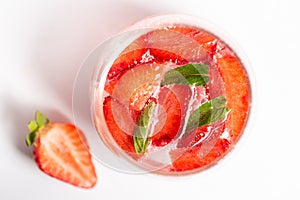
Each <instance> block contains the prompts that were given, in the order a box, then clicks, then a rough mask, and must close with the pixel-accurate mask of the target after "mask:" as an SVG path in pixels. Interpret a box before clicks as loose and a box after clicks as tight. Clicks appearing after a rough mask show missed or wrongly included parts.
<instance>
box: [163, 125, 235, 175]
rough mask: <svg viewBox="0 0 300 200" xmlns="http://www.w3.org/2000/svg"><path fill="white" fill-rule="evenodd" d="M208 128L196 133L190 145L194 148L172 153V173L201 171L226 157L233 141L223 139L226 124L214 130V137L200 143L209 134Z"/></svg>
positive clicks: (198, 130)
mask: <svg viewBox="0 0 300 200" xmlns="http://www.w3.org/2000/svg"><path fill="white" fill-rule="evenodd" d="M207 128H208V127H200V128H198V129H197V130H196V131H195V133H194V138H193V140H192V143H189V144H188V145H192V146H189V147H188V148H187V149H186V148H183V149H181V148H179V149H176V150H173V151H171V152H170V156H171V158H172V160H173V163H172V166H171V167H170V168H169V170H170V171H173V172H182V171H190V170H196V169H200V168H203V167H207V166H208V165H209V164H212V163H213V162H215V161H216V160H218V159H220V158H221V157H222V156H224V154H225V153H226V152H227V150H228V149H229V148H230V146H231V141H230V140H229V139H228V138H226V137H222V134H223V132H224V128H225V126H224V124H223V125H221V126H218V127H217V128H216V129H214V131H213V133H212V135H210V136H209V137H208V138H206V139H205V140H203V141H201V142H199V141H200V140H201V139H203V138H204V136H205V134H207V133H208V132H209V131H208V130H207ZM185 142H187V141H185ZM189 142H191V141H189ZM181 145H182V144H181ZM184 145H186V144H184Z"/></svg>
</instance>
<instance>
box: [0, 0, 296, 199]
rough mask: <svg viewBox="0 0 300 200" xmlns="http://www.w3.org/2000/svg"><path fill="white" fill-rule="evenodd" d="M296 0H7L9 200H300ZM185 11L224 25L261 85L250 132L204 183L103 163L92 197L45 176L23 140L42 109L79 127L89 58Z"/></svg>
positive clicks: (1, 161)
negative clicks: (77, 96) (77, 107)
mask: <svg viewBox="0 0 300 200" xmlns="http://www.w3.org/2000/svg"><path fill="white" fill-rule="evenodd" d="M299 9H300V7H299V3H298V2H297V1H296V0H295V1H291V0H280V1H278V0H260V1H241V0H226V1H223V0H220V1H216V0H205V1H203V0H183V1H179V0H130V1H129V0H128V1H126V0H123V1H122V0H86V1H76V0H69V1H67V0H51V1H50V0H48V1H33V0H27V1H22V0H7V1H3V0H1V1H0V134H1V139H0V199H1V200H6V199H9V200H10V199H13V200H15V199H17V200H23V199H24V200H25V199H26V200H27V199H31V200H35V199H45V200H46V199H51V200H52V199H72V200H76V199H131V200H134V199H139V200H147V199H196V198H197V199H218V200H219V199H275V198H276V199H300V194H299V191H300V181H299V180H300V162H299V161H300V155H299V154H300V140H299V139H300V137H299V135H300V130H299V124H300V122H299V119H300V117H299V113H300V110H299V99H300V94H299V93H300V91H299V86H300V78H299V77H300V75H299V72H300V71H299V67H300V65H299V59H300V51H299V46H300V39H299V36H300V22H299V18H300V15H299V13H300V12H299ZM165 13H184V14H192V15H195V16H199V17H203V18H205V19H208V20H210V21H211V22H213V23H215V24H216V25H218V26H219V27H220V28H222V29H223V30H225V31H226V32H227V33H229V35H230V36H231V37H232V38H234V39H235V41H237V42H238V43H239V44H240V46H241V47H242V48H243V49H244V51H245V53H246V54H247V56H248V58H249V60H250V62H251V64H252V71H253V75H254V78H255V81H254V85H255V94H254V99H253V102H254V104H255V109H256V110H255V112H254V117H253V119H254V120H253V122H254V123H252V127H251V129H249V130H248V131H247V132H246V133H245V137H243V138H242V140H241V141H240V143H239V144H238V145H237V148H236V149H235V150H234V151H233V152H232V153H231V154H230V155H229V156H228V157H227V158H226V159H225V160H223V161H222V162H221V163H220V164H219V165H217V166H216V167H213V168H211V169H210V170H208V171H205V172H203V173H200V174H198V175H195V176H189V177H184V178H166V177H158V176H154V175H128V174H122V173H119V172H115V171H113V170H111V169H109V168H106V167H104V166H102V165H101V164H99V163H95V164H96V169H97V173H98V176H99V180H98V184H97V185H96V187H95V188H93V189H92V190H84V189H80V188H76V187H73V186H71V185H69V184H65V183H63V182H60V181H57V180H56V179H53V178H50V177H49V176H47V175H45V174H44V173H42V172H41V171H39V170H38V168H37V166H36V165H35V163H34V161H33V159H32V153H31V149H30V148H27V147H26V146H25V143H24V137H25V135H26V134H27V127H26V125H27V122H28V121H29V120H30V119H32V118H33V117H34V112H35V110H36V109H39V110H41V111H43V112H44V113H45V114H47V115H48V116H49V117H50V118H52V119H55V120H56V121H72V106H71V102H72V87H73V82H74V79H75V76H76V73H77V70H78V69H79V68H80V65H81V63H82V62H83V61H84V59H85V58H86V56H87V55H88V53H89V52H90V51H91V50H92V49H93V48H95V47H96V45H97V44H99V43H101V42H102V41H103V40H105V39H106V38H107V37H109V36H111V35H113V34H116V33H117V32H119V31H121V30H122V29H124V28H125V27H126V26H128V25H130V24H131V23H132V22H135V21H136V20H139V19H141V18H144V17H146V16H149V15H153V14H165Z"/></svg>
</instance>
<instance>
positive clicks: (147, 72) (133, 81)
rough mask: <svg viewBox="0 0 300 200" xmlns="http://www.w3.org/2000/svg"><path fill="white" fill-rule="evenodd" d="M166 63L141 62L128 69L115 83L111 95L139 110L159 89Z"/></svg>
mask: <svg viewBox="0 0 300 200" xmlns="http://www.w3.org/2000/svg"><path fill="white" fill-rule="evenodd" d="M167 67H168V65H158V64H155V65H154V64H153V65H151V64H143V65H140V66H138V67H135V68H133V69H130V70H128V71H127V72H126V73H125V74H124V75H123V76H122V77H121V78H120V79H119V80H118V81H117V83H116V84H115V86H114V90H113V91H112V94H111V96H112V97H114V98H115V99H118V100H119V101H120V102H121V103H122V104H124V105H126V106H129V107H130V108H132V109H134V110H137V111H141V110H142V109H143V108H144V106H145V104H146V102H147V101H148V99H149V98H150V97H151V96H155V94H154V93H155V91H158V90H159V86H160V80H161V78H162V76H163V74H164V71H165V70H167Z"/></svg>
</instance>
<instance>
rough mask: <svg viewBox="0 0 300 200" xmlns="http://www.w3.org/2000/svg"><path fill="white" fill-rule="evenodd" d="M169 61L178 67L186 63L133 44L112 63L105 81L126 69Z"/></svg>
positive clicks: (184, 60)
mask: <svg viewBox="0 0 300 200" xmlns="http://www.w3.org/2000/svg"><path fill="white" fill-rule="evenodd" d="M132 46H134V47H135V49H133V47H132ZM129 48H131V49H132V50H131V51H128V50H129ZM170 61H172V62H174V63H176V64H179V65H180V64H185V63H187V60H186V59H184V58H183V57H181V56H180V55H178V54H176V53H173V52H169V51H166V50H162V49H156V48H150V47H147V46H135V44H134V43H133V44H131V45H130V46H128V47H127V50H124V51H123V52H122V53H121V54H120V55H119V57H118V58H117V59H116V60H115V61H114V63H113V65H112V66H111V68H110V70H109V72H108V75H107V79H108V80H111V79H113V78H115V77H116V76H118V75H120V74H122V73H123V72H125V71H127V70H128V69H130V68H134V67H136V66H138V65H140V64H146V63H157V64H161V63H165V62H170Z"/></svg>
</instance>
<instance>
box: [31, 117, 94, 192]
mask: <svg viewBox="0 0 300 200" xmlns="http://www.w3.org/2000/svg"><path fill="white" fill-rule="evenodd" d="M28 127H29V129H30V131H31V133H30V134H28V135H27V137H26V144H27V145H32V144H34V150H33V152H34V156H35V161H36V163H37V164H38V166H39V168H40V169H41V170H42V171H43V172H45V173H46V174H48V175H50V176H52V177H54V178H57V179H59V180H62V181H64V182H67V183H70V184H72V185H75V186H77V187H82V188H92V187H93V186H95V184H96V182H97V176H96V172H95V168H94V165H93V163H92V157H91V154H90V152H89V147H88V144H87V140H86V138H85V136H84V134H83V132H82V131H80V130H79V129H78V128H77V127H75V126H74V125H72V124H62V123H50V122H49V120H48V119H47V118H46V117H45V116H44V115H43V114H41V113H40V112H36V120H35V121H34V120H33V121H31V122H30V123H29V124H28Z"/></svg>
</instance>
